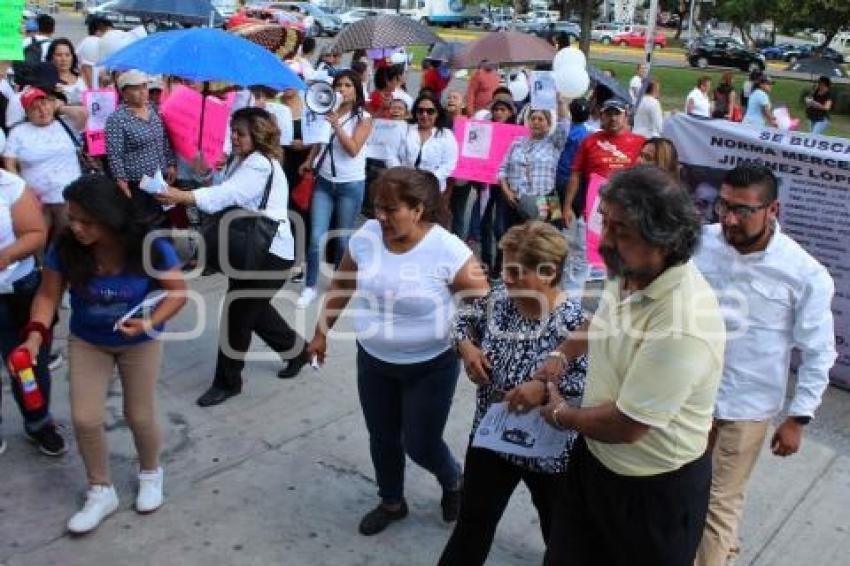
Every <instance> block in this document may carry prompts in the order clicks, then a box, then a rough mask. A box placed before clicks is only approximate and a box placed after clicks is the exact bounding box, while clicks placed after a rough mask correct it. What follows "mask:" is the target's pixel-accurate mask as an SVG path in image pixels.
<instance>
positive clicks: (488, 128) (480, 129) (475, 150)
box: [461, 122, 493, 159]
mask: <svg viewBox="0 0 850 566" xmlns="http://www.w3.org/2000/svg"><path fill="white" fill-rule="evenodd" d="M492 142H493V124H489V123H487V122H469V124H468V125H467V127H466V135H465V136H464V137H463V147H462V149H461V155H462V156H464V157H473V158H475V159H487V158H489V157H490V145H491V144H492Z"/></svg>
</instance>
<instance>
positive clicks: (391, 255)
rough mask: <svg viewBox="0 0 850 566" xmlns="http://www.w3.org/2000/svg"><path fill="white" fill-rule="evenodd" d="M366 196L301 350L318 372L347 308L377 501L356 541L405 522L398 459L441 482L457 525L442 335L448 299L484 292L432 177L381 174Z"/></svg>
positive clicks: (452, 375) (452, 357) (457, 478)
mask: <svg viewBox="0 0 850 566" xmlns="http://www.w3.org/2000/svg"><path fill="white" fill-rule="evenodd" d="M373 191H374V200H373V205H374V210H375V218H376V219H375V220H369V221H367V222H366V223H365V224H364V225H363V226H362V227H361V228H360V229H359V230H358V231H357V232H356V233H355V234H354V235H353V236H352V237H351V241H350V242H349V246H348V251H347V252H346V254H345V256H344V257H343V259H342V262H341V264H340V266H339V268H338V269H337V271H336V273H335V274H334V278H333V281H332V283H331V290H330V292H329V293H328V294H327V295H326V297H325V300H324V303H323V305H322V309H321V314H320V316H319V320H318V322H317V324H316V331H315V335H314V337H313V340H312V341H311V343H310V346H309V347H308V350H307V351H308V353H309V354H310V355H311V356H315V359H316V360H317V361H318V363H323V362H324V360H325V355H326V352H327V333H328V331H329V330H330V329H331V328H332V327H333V325H334V323H335V322H336V320H337V318H338V317H339V315H340V314H341V313H342V311H343V310H344V309H345V308H346V306H347V305H348V303H349V301H351V300H352V299H353V300H354V304H355V309H354V329H355V333H356V335H357V385H358V390H359V394H360V404H361V407H362V409H363V415H364V417H365V419H366V428H367V429H368V430H369V445H370V449H371V456H372V463H373V465H374V467H375V477H376V480H377V483H378V496H379V497H380V498H381V503H380V504H379V505H378V506H377V507H376V508H375V509H373V510H372V511H370V512H369V513H367V514H366V515H365V516H364V517H363V519H362V520H361V522H360V527H359V530H360V533H361V534H363V535H373V534H376V533H378V532H380V531H382V530H383V529H384V528H386V527H387V525H389V524H390V523H391V522H393V521H396V520H399V519H403V518H404V517H405V516H407V512H408V508H407V504H406V503H405V500H404V461H405V454H407V455H408V456H410V458H411V459H412V460H413V461H414V462H416V463H417V464H419V465H420V466H422V467H423V468H425V469H427V470H428V471H429V472H431V473H432V474H434V476H436V478H437V480H438V481H439V482H440V485H441V486H442V488H443V496H442V500H441V502H440V504H441V507H442V511H443V519H444V520H446V521H453V520H455V519H456V518H457V514H458V508H459V503H460V486H461V472H460V466H459V465H458V463H457V462H456V460H455V459H454V457H453V456H452V454H451V452H450V451H449V448H448V446H446V444H445V442H444V441H443V439H442V435H443V429H444V427H445V424H446V420H447V418H448V414H449V409H450V407H451V402H452V397H453V395H454V390H455V385H456V384H457V378H458V373H459V371H460V368H459V365H458V359H457V355H456V354H455V352H454V350H452V348H451V343H450V339H449V330H450V327H451V320H452V317H453V316H454V313H455V304H454V301H455V296H457V295H459V296H461V297H463V298H466V299H468V300H472V299H476V298H480V297H482V296H484V295H485V294H486V293H487V291H488V285H487V279H486V277H485V276H484V274H483V271H482V270H481V267H480V265H479V264H478V262H477V260H476V259H475V258H474V257H473V255H472V251H470V249H469V248H468V247H467V246H466V245H465V244H464V243H463V242H462V241H461V240H460V239H459V238H458V237H457V236H455V235H453V234H451V233H450V232H449V231H448V230H446V229H445V228H444V227H443V224H444V221H445V216H447V214H444V204H443V203H442V201H441V198H440V189H439V184H438V182H437V178H436V177H435V176H434V175H433V174H432V173H428V172H426V171H421V170H418V169H412V168H408V167H395V168H393V169H388V170H387V171H386V172H384V173H383V174H382V175H381V176H380V177H379V178H378V180H377V181H375V184H374V186H373Z"/></svg>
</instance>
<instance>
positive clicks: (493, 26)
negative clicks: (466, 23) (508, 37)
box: [481, 15, 513, 31]
mask: <svg viewBox="0 0 850 566" xmlns="http://www.w3.org/2000/svg"><path fill="white" fill-rule="evenodd" d="M512 23H513V20H512V19H511V18H508V17H506V16H498V15H497V16H493V17H492V18H490V17H487V16H485V17H484V18H482V20H481V26H482V27H483V28H484V29H485V30H487V31H507V30H508V29H510V27H511V24H512Z"/></svg>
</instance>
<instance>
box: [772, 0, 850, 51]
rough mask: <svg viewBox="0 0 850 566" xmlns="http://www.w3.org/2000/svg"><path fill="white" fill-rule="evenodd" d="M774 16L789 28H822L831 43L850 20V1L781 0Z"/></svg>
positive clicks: (825, 40)
mask: <svg viewBox="0 0 850 566" xmlns="http://www.w3.org/2000/svg"><path fill="white" fill-rule="evenodd" d="M774 17H775V18H776V20H777V21H778V22H779V24H780V25H781V26H782V27H784V28H787V29H805V28H813V29H822V30H823V31H824V36H825V37H824V41H823V44H822V46H823V47H826V46H827V45H829V44H830V43H831V42H832V40H833V38H834V37H835V36H836V35H837V34H838V32H839V31H841V27H842V26H843V25H846V24H847V22H848V21H850V2H848V1H847V0H779V2H778V6H776V9H775V13H774Z"/></svg>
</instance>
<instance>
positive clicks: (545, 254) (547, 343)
mask: <svg viewBox="0 0 850 566" xmlns="http://www.w3.org/2000/svg"><path fill="white" fill-rule="evenodd" d="M499 248H500V249H501V250H502V253H503V254H504V260H503V267H502V281H503V283H504V285H497V286H496V287H494V288H493V289H492V290H491V291H490V293H488V294H487V296H486V297H484V298H482V299H480V300H478V301H475V302H474V303H472V304H471V305H470V306H468V307H466V308H463V309H461V310H460V311H459V312H458V314H457V316H456V317H455V319H454V322H453V323H452V331H451V337H452V342H453V343H454V346H455V348H456V349H457V351H458V352H459V353H460V355H461V357H462V359H463V363H464V366H465V367H466V374H467V377H469V379H470V380H471V381H472V382H473V383H475V384H476V385H477V386H478V392H477V404H476V409H475V417H474V420H473V425H472V432H471V433H470V445H469V447H468V448H467V451H466V461H465V465H464V472H463V479H464V481H463V485H464V488H463V495H462V498H461V504H460V516H459V517H458V521H457V524H456V525H455V529H454V532H453V533H452V536H451V538H450V539H449V541H448V543H447V544H446V548H445V549H444V550H443V555H442V557H441V558H440V561H439V564H440V566H453V565H457V566H471V565H479V564H484V561H485V560H486V559H487V554H488V553H489V551H490V545H491V544H492V542H493V535H494V534H495V532H496V527H497V525H498V523H499V520H500V519H501V517H502V513H504V510H505V507H506V506H507V504H508V501H509V500H510V498H511V495H512V494H513V492H514V490H515V489H516V487H517V485H518V484H519V483H520V482H523V483H524V484H525V485H526V487H527V488H528V489H529V491H530V492H531V499H532V502H533V503H534V506H535V507H536V508H537V512H538V514H539V517H540V530H541V532H542V535H543V540H544V542H548V539H549V531H550V525H551V522H550V520H549V517H550V511H551V508H552V505H553V502H554V501H555V500H556V498H557V492H558V483H559V481H560V480H559V475H560V474H562V473H563V472H564V471H565V470H566V466H567V461H568V459H569V451H570V448H571V446H572V444H573V442H574V441H575V439H576V436H577V433H576V432H575V431H573V430H564V431H562V432H559V433H558V434H561V435H563V437H564V449H563V451H562V452H561V453H560V454H559V455H558V456H557V457H553V458H535V457H523V456H516V455H508V454H502V453H499V452H495V451H493V450H489V449H485V448H480V447H475V446H472V442H471V439H472V438H473V437H474V436H475V433H476V431H477V430H478V427H479V426H480V425H481V422H482V419H483V418H484V415H486V414H487V412H488V411H489V410H490V408H491V406H492V405H493V404H494V403H498V402H501V401H506V402H507V409H508V410H509V411H513V412H519V413H525V412H528V411H529V410H531V409H532V408H533V407H534V406H537V405H539V404H541V403H542V402H543V399H544V398H545V397H546V384H545V383H544V382H543V381H537V380H534V379H532V377H531V376H532V375H533V374H534V373H535V370H536V369H537V368H538V367H539V366H540V365H541V364H543V362H544V361H545V360H546V359H547V357H548V356H549V355H550V354H549V352H552V351H553V350H554V349H555V347H556V346H557V345H558V344H559V343H560V342H561V341H562V340H564V339H566V338H567V337H568V336H569V335H570V333H571V332H573V331H574V330H576V329H578V328H579V327H580V326H581V325H582V324H583V323H584V320H585V319H584V315H583V314H582V310H581V305H580V304H579V303H578V302H575V301H572V300H569V299H568V295H567V293H566V291H563V290H561V286H560V281H561V276H562V274H563V271H564V265H565V262H566V258H567V242H566V240H565V239H564V237H563V236H562V235H561V233H560V231H559V230H558V229H557V228H555V227H553V226H552V225H550V224H547V223H545V222H540V221H531V222H526V223H525V224H520V225H518V226H514V227H513V228H511V229H509V230H508V231H507V233H506V234H505V235H504V237H503V238H502V240H501V242H499ZM586 371H587V359H586V357H584V356H580V357H577V358H575V359H573V360H572V361H570V363H569V364H564V365H563V372H562V374H561V375H560V379H559V380H558V381H557V384H558V388H559V390H560V392H561V394H562V395H563V396H564V397H565V398H566V399H570V400H572V401H573V402H575V403H578V402H579V400H580V399H581V396H582V393H583V392H584V380H585V372H586Z"/></svg>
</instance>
